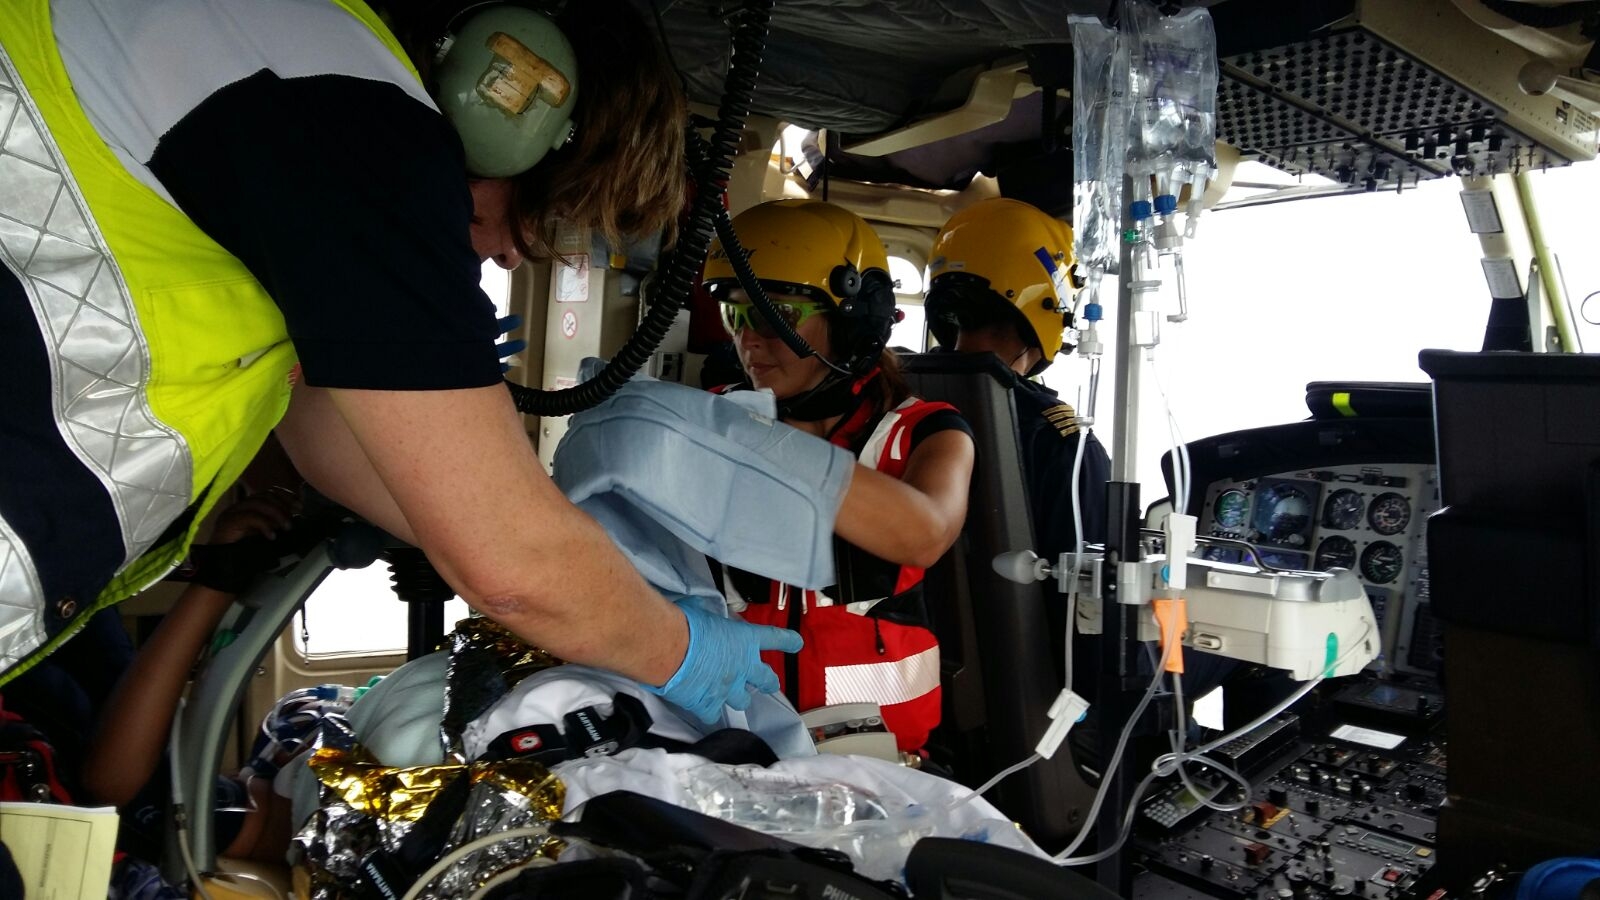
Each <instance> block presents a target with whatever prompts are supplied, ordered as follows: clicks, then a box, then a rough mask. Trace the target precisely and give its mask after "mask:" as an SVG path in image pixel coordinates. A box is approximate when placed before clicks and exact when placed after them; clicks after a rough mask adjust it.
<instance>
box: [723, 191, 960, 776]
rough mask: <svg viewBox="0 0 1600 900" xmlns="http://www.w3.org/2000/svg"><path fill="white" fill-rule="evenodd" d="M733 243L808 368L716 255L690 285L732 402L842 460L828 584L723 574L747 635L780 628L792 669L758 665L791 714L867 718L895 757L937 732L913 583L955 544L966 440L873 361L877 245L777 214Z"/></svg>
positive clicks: (831, 217)
mask: <svg viewBox="0 0 1600 900" xmlns="http://www.w3.org/2000/svg"><path fill="white" fill-rule="evenodd" d="M734 227H735V231H736V233H737V234H738V235H739V238H740V241H741V243H743V244H744V246H745V248H746V249H747V250H748V251H750V265H751V267H752V269H753V270H754V272H755V275H756V278H757V279H758V280H759V281H760V282H761V284H762V286H763V287H765V289H766V291H767V293H768V294H769V295H770V296H771V297H772V299H773V301H775V302H776V303H777V304H778V309H779V311H780V312H781V313H782V315H783V316H784V318H785V320H786V321H788V323H789V324H790V325H791V326H792V327H793V328H794V329H795V330H796V331H797V332H799V334H800V336H801V337H802V338H804V339H805V341H806V342H807V343H808V344H810V345H811V347H812V348H813V349H815V350H816V351H817V353H818V354H819V355H820V356H821V357H824V358H826V359H828V360H831V361H832V362H833V363H834V364H835V365H837V366H838V367H839V368H840V369H842V370H844V371H843V372H842V373H841V372H839V371H835V370H834V369H831V368H829V367H828V366H827V365H825V364H824V363H823V361H822V360H821V359H818V358H817V357H808V358H805V359H801V358H799V357H798V356H796V355H795V353H794V351H793V350H791V349H789V347H788V346H787V345H786V344H784V343H783V341H781V340H779V339H778V338H777V337H776V333H775V332H774V331H773V330H772V329H771V326H770V325H769V323H768V322H767V321H766V319H765V318H764V317H763V316H762V314H761V313H760V312H759V311H757V310H756V309H755V308H754V307H752V306H751V305H750V301H749V297H748V296H746V294H745V293H744V291H743V290H741V289H739V288H738V286H737V282H736V281H735V280H734V274H733V269H732V267H731V265H730V264H729V262H728V260H727V256H726V254H725V253H723V252H722V248H721V246H720V244H718V245H713V247H712V252H711V256H710V258H709V259H708V261H707V262H706V268H705V284H706V288H707V290H709V291H710V292H711V294H712V296H713V297H715V298H716V299H717V300H718V301H719V304H720V307H721V310H722V315H723V322H724V324H725V325H726V326H727V328H728V332H729V333H730V334H732V335H733V340H734V345H735V348H736V350H737V351H738V354H739V362H740V364H741V365H742V366H743V367H744V371H745V373H746V378H747V383H746V385H745V386H746V387H756V388H765V389H768V390H771V391H772V392H773V394H775V395H776V396H777V398H778V415H779V418H781V419H782V420H783V421H784V422H787V423H789V424H790V425H793V426H795V427H796V428H799V429H802V430H804V431H809V432H811V433H812V434H815V435H818V436H820V437H823V438H826V439H827V440H829V441H832V442H833V443H835V444H837V445H839V446H841V447H846V448H848V449H850V450H851V451H853V452H854V453H855V454H856V455H857V457H858V458H859V460H860V462H859V464H858V465H857V466H856V470H855V476H854V480H853V481H852V483H851V489H850V493H849V494H848V495H847V496H846V497H845V501H844V504H843V506H842V507H841V508H840V510H839V516H838V520H837V523H836V525H835V535H836V539H835V541H834V558H835V565H836V567H837V575H838V582H837V584H835V585H834V586H833V587H830V588H827V589H826V590H823V591H821V592H816V591H802V590H799V589H798V588H790V587H789V586H786V585H782V584H777V583H774V582H771V581H767V580H765V579H760V578H757V577H755V576H753V575H750V574H749V573H744V572H738V571H731V572H729V577H730V580H731V581H732V584H733V586H734V587H735V588H737V589H738V593H739V595H740V596H741V597H742V598H743V599H744V601H745V602H746V603H748V604H749V606H748V607H747V608H746V609H745V610H744V612H743V616H744V618H745V620H746V621H750V622H761V623H765V624H769V625H777V626H781V627H787V628H794V629H796V630H798V631H799V632H800V633H801V634H802V635H804V636H805V638H806V646H805V649H804V650H802V651H801V652H800V653H798V654H787V655H779V654H775V653H769V654H765V656H766V657H767V658H768V659H769V660H770V661H771V662H772V665H773V668H774V670H775V671H777V672H778V674H779V678H780V680H781V681H782V682H783V686H784V690H785V691H786V692H787V693H788V695H789V697H790V699H792V700H794V701H795V704H796V706H797V707H798V708H799V709H800V710H802V711H804V710H807V709H812V708H814V707H818V706H825V705H832V704H836V703H857V702H868V703H876V704H878V705H879V706H881V707H882V708H883V719H884V723H885V724H886V725H887V726H888V727H889V729H890V730H891V731H893V732H894V733H895V736H896V738H897V740H898V741H899V744H900V748H901V749H902V750H918V749H920V748H921V747H922V745H923V743H924V742H926V740H927V738H928V732H929V731H930V730H932V728H933V727H934V726H935V725H937V724H938V722H939V647H938V642H937V641H936V640H935V639H934V636H933V633H932V632H931V631H929V630H928V627H927V625H928V621H927V614H926V611H925V610H924V608H923V603H922V574H923V569H924V568H926V567H927V566H931V565H933V563H934V562H935V561H937V560H938V559H939V557H940V556H942V555H943V554H944V552H945V551H946V550H948V549H949V548H950V545H951V544H952V543H954V542H955V539H956V536H957V535H959V534H960V533H961V525H962V522H963V521H965V519H966V513H967V489H968V484H969V482H970V480H971V478H972V458H973V448H972V436H971V430H970V429H969V428H968V427H967V423H966V420H964V419H962V418H961V415H960V413H958V412H956V410H955V409H954V408H953V407H951V406H949V405H948V404H944V403H929V402H927V401H924V400H921V399H918V398H916V397H913V396H912V395H911V390H910V388H909V387H908V386H907V385H906V382H905V380H904V379H903V378H902V377H901V375H900V370H899V365H898V363H897V361H896V359H895V356H894V354H893V353H891V352H889V351H886V350H885V349H884V345H885V343H887V341H888V339H889V330H890V328H891V326H892V325H893V324H894V322H895V319H896V317H897V312H896V310H895V305H894V302H895V298H894V284H893V282H891V281H890V279H889V274H888V266H889V261H888V257H887V255H886V254H885V252H884V248H883V242H882V241H881V240H880V239H879V238H878V236H877V235H876V234H874V233H873V231H872V229H871V228H870V227H868V225H867V223H866V222H864V221H862V220H861V218H860V217H858V216H856V215H855V214H854V213H851V212H849V211H847V210H845V209H843V208H841V207H837V206H832V205H830V204H827V203H821V202H817V201H813V200H777V201H773V202H771V203H764V204H762V205H760V206H757V207H754V208H752V209H749V210H746V211H745V212H743V213H740V214H739V215H738V216H737V217H736V218H735V219H734Z"/></svg>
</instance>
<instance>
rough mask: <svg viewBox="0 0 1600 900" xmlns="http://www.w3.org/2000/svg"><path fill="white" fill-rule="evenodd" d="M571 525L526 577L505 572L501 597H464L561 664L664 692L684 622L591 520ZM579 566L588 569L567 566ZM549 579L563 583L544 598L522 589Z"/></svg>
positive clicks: (538, 554)
mask: <svg viewBox="0 0 1600 900" xmlns="http://www.w3.org/2000/svg"><path fill="white" fill-rule="evenodd" d="M573 512H574V513H576V512H577V510H573ZM573 519H574V520H575V521H573V522H572V523H571V526H572V528H573V531H574V534H573V535H572V537H571V538H570V539H565V540H562V541H560V542H558V543H555V544H552V545H548V546H545V547H541V548H537V549H533V550H531V551H530V552H529V553H528V554H527V555H525V556H523V557H521V563H522V564H521V565H519V566H518V567H517V568H518V569H519V570H521V573H520V574H519V573H518V572H507V573H506V578H505V585H504V586H503V588H502V589H499V590H495V589H492V588H491V589H490V590H489V591H487V592H486V593H479V594H474V593H471V592H470V590H461V591H459V592H460V593H461V596H462V599H464V600H466V601H467V603H468V605H470V606H472V607H473V608H474V609H477V610H479V611H480V612H482V613H483V614H484V615H487V616H489V617H490V618H492V619H494V620H495V621H497V622H499V623H500V624H502V625H504V626H506V627H507V628H509V629H511V631H512V632H513V633H515V634H516V635H517V636H518V637H521V638H522V639H523V640H526V641H528V642H529V643H532V644H534V645H535V646H538V647H541V648H543V649H545V650H548V651H550V652H551V653H553V654H555V655H556V656H558V657H560V658H562V659H565V660H569V661H571V662H578V663H583V664H585V665H592V666H599V667H602V668H607V669H611V670H613V671H616V672H620V673H622V674H624V675H627V676H629V677H630V678H634V679H637V680H639V681H642V682H645V683H647V684H653V685H660V684H664V683H665V682H666V681H667V680H668V679H669V678H671V677H672V675H673V673H674V672H675V671H677V667H678V665H679V663H680V662H681V661H682V659H683V655H684V651H685V650H686V649H687V647H688V637H689V636H688V628H687V625H686V624H685V622H684V618H683V615H682V614H681V613H680V612H678V610H677V609H676V608H675V607H673V606H672V604H670V603H668V602H667V601H666V600H664V599H662V598H661V596H660V595H659V594H657V593H656V592H655V591H654V590H653V589H652V588H651V587H650V586H649V585H648V584H646V583H645V582H644V580H643V579H642V578H640V577H639V574H638V572H637V571H636V570H635V569H634V568H633V566H632V565H630V564H629V563H628V562H627V560H626V559H624V558H623V557H622V556H621V554H620V553H618V552H617V551H616V550H615V548H614V545H613V544H612V543H611V541H610V539H609V538H608V537H607V536H606V535H605V533H604V532H603V531H602V530H601V529H600V527H599V526H598V525H597V524H595V523H594V521H593V520H592V519H589V517H588V516H584V515H582V514H581V513H579V514H578V515H576V516H574V517H573ZM577 560H581V561H582V563H583V564H581V565H571V564H567V563H568V561H577ZM548 571H560V572H563V573H564V575H563V577H561V578H559V579H556V580H554V581H553V582H547V583H546V584H545V586H544V589H542V590H538V591H531V592H530V591H527V590H521V589H518V587H517V585H520V584H526V583H530V582H536V580H537V579H538V575H537V574H536V573H540V572H548ZM440 572H441V574H443V575H444V576H445V578H446V580H448V581H451V582H452V583H453V584H461V583H464V582H463V581H462V579H460V577H459V576H457V575H455V573H453V572H450V571H449V570H448V567H447V566H440Z"/></svg>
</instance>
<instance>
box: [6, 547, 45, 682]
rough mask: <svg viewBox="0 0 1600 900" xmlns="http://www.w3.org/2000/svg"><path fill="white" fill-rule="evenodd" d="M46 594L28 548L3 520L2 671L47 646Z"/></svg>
mask: <svg viewBox="0 0 1600 900" xmlns="http://www.w3.org/2000/svg"><path fill="white" fill-rule="evenodd" d="M44 635H45V631H44V591H43V589H41V588H40V587H39V573H38V572H37V571H35V570H34V568H33V560H32V559H30V558H29V557H28V548H27V547H24V546H23V545H22V541H20V540H18V539H17V536H16V534H15V533H14V532H13V531H12V530H11V527H10V526H9V525H7V524H6V520H5V519H4V518H3V517H0V668H4V667H8V666H10V665H11V664H12V663H15V662H16V661H17V660H19V659H21V658H22V657H23V656H25V655H27V654H29V653H32V652H33V651H34V649H35V648H37V647H38V646H39V645H40V644H42V643H44Z"/></svg>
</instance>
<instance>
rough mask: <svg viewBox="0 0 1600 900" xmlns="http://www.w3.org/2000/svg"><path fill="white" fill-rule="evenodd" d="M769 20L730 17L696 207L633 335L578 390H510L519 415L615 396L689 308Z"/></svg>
mask: <svg viewBox="0 0 1600 900" xmlns="http://www.w3.org/2000/svg"><path fill="white" fill-rule="evenodd" d="M771 18H772V0H745V3H744V7H743V9H742V10H740V11H739V12H737V13H735V14H733V16H731V17H730V24H731V25H732V28H733V38H732V46H733V49H732V53H731V54H730V56H729V60H728V75H727V77H726V79H724V81H723V88H722V103H721V105H720V106H719V107H718V108H717V121H716V126H715V127H714V128H713V129H712V132H711V138H710V140H709V141H708V142H707V150H706V158H705V160H704V163H703V164H702V165H701V166H698V167H696V171H695V181H696V189H695V195H694V204H693V206H692V207H691V208H690V214H689V221H688V223H687V224H686V225H685V226H684V229H683V232H682V234H680V235H679V237H678V242H677V243H676V244H675V245H673V248H672V249H671V250H670V251H668V253H667V259H666V261H665V262H664V263H663V265H662V267H661V268H662V272H663V275H662V277H661V279H660V281H659V287H658V289H657V290H656V292H655V294H656V295H655V296H653V297H648V298H645V299H646V300H648V306H649V309H648V310H647V311H646V313H645V316H644V320H643V321H642V322H640V323H639V328H638V330H636V331H635V332H634V334H633V337H631V338H629V339H628V343H627V344H626V345H625V346H623V348H622V349H621V350H619V351H618V352H617V355H616V356H615V357H614V358H613V359H612V360H611V362H609V363H607V364H606V367H605V368H604V369H602V370H601V371H600V373H599V374H598V375H596V376H595V377H594V378H591V379H590V380H588V381H586V382H584V383H583V384H580V385H578V386H576V387H571V388H565V389H563V390H559V391H541V390H536V389H534V388H529V387H524V386H522V385H519V384H511V383H509V382H508V383H507V384H508V385H509V387H510V388H511V397H512V400H513V401H514V402H515V403H516V406H517V410H518V411H519V412H523V413H527V414H529V415H536V416H568V415H571V414H573V413H575V412H579V411H580V410H585V409H588V408H589V407H591V406H594V405H596V404H598V403H600V402H601V401H603V400H605V399H606V398H607V397H609V396H611V395H612V394H613V393H616V391H617V389H618V388H620V387H622V386H623V385H624V384H627V382H628V379H629V378H632V377H633V374H634V373H635V372H637V371H639V369H641V368H642V367H643V366H644V364H645V363H647V362H649V360H650V356H651V354H653V353H655V351H656V348H657V347H659V346H660V345H661V341H662V339H664V338H665V337H666V336H667V331H668V330H669V329H670V328H671V327H672V323H673V320H674V319H675V318H676V317H677V314H678V310H680V309H682V308H683V307H684V306H685V305H686V304H687V303H688V302H689V293H690V290H691V285H693V284H694V279H695V276H696V275H698V274H700V270H701V268H702V267H703V266H704V265H705V260H706V251H707V250H709V249H710V247H711V236H712V233H713V232H714V230H715V228H716V218H717V213H718V212H723V213H724V214H725V213H726V211H725V210H723V208H722V195H723V193H724V192H725V191H726V190H727V188H728V173H729V170H730V169H732V167H733V157H734V155H735V154H736V153H737V151H738V147H739V138H740V136H741V135H742V133H743V132H744V120H745V117H746V116H748V115H749V114H750V105H751V103H752V102H753V101H754V96H755V87H756V79H757V78H758V77H759V75H760V72H761V55H762V53H763V52H765V50H766V46H767V23H768V22H769V21H770V20H771Z"/></svg>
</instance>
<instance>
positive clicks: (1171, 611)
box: [1150, 597, 1189, 675]
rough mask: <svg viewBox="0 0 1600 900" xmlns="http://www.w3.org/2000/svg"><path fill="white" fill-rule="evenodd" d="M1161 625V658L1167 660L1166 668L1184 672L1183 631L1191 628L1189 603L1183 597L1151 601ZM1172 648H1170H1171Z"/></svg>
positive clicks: (1180, 673) (1157, 621)
mask: <svg viewBox="0 0 1600 900" xmlns="http://www.w3.org/2000/svg"><path fill="white" fill-rule="evenodd" d="M1150 605H1151V608H1152V611H1153V612H1154V613H1155V616H1156V624H1157V625H1160V626H1161V658H1162V659H1165V660H1166V661H1167V664H1166V670H1167V671H1168V672H1171V673H1173V674H1175V675H1182V674H1183V646H1182V644H1183V633H1184V632H1185V631H1187V630H1188V629H1189V604H1188V603H1186V602H1185V601H1184V599H1183V598H1182V597H1175V598H1172V599H1170V600H1164V599H1160V598H1157V599H1155V600H1152V601H1151V602H1150ZM1169 648H1170V649H1169Z"/></svg>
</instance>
